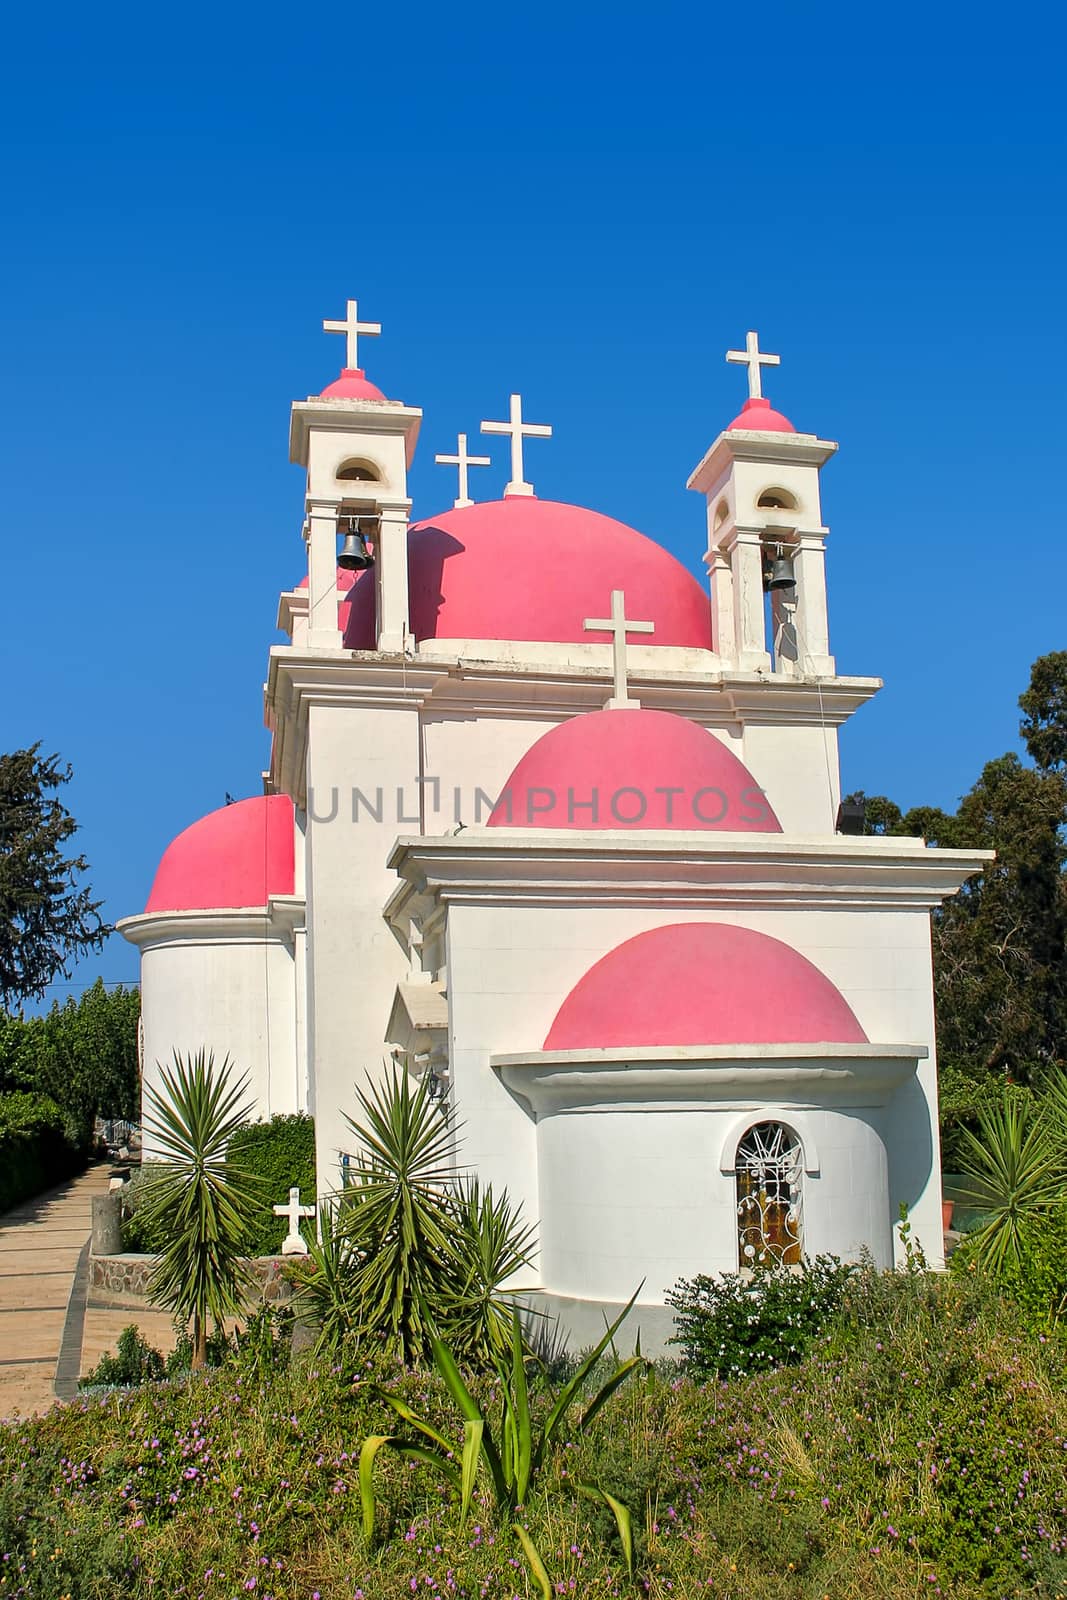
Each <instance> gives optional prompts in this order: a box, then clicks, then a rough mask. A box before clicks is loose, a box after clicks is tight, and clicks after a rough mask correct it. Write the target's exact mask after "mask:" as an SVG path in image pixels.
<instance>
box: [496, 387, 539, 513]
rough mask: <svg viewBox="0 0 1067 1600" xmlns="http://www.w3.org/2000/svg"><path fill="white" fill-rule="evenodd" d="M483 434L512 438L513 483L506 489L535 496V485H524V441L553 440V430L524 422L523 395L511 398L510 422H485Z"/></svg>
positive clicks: (508, 492) (507, 491)
mask: <svg viewBox="0 0 1067 1600" xmlns="http://www.w3.org/2000/svg"><path fill="white" fill-rule="evenodd" d="M482 432H483V433H507V434H510V436H511V482H510V483H508V484H506V485H505V487H504V493H505V494H506V495H508V494H533V484H532V483H524V482H523V477H522V441H523V439H551V437H552V429H551V428H549V427H546V425H545V424H544V423H541V422H523V420H522V395H521V394H513V395H512V397H511V421H510V422H483V423H482Z"/></svg>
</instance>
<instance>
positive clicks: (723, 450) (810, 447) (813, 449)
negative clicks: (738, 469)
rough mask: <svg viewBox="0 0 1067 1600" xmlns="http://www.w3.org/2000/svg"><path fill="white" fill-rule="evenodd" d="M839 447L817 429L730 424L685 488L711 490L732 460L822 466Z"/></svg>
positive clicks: (692, 473)
mask: <svg viewBox="0 0 1067 1600" xmlns="http://www.w3.org/2000/svg"><path fill="white" fill-rule="evenodd" d="M836 450H837V444H836V443H835V442H834V440H832V439H820V438H819V437H818V435H817V434H814V433H759V432H757V431H755V430H753V429H749V428H727V429H725V430H724V431H723V432H722V433H720V434H719V437H718V438H717V439H716V440H715V442H714V444H712V445H711V446H710V448H709V449H708V450H707V451H706V453H705V454H704V455H703V456H702V457H701V459H700V461H699V462H698V463H697V465H696V466H695V467H694V468H693V471H692V472H691V473H690V475H689V479H688V482H687V483H686V488H687V489H695V490H697V492H698V493H700V494H708V493H709V492H710V491H711V490H712V489H713V488H714V487H715V485H716V484H717V483H718V482H719V480H720V478H721V477H722V475H723V473H724V472H725V471H726V470H727V468H728V467H729V464H730V462H731V461H769V462H777V463H779V464H789V463H792V464H794V465H800V466H811V467H822V466H824V465H825V464H826V462H827V461H829V459H830V457H831V456H832V455H833V454H834V452H835V451H836Z"/></svg>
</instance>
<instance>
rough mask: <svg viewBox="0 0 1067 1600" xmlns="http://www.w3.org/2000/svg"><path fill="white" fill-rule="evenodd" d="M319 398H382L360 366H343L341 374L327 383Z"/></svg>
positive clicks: (382, 395)
mask: <svg viewBox="0 0 1067 1600" xmlns="http://www.w3.org/2000/svg"><path fill="white" fill-rule="evenodd" d="M319 399H320V400H384V399H385V395H384V394H383V393H382V391H381V390H380V389H379V388H378V387H377V385H375V384H373V383H371V382H369V381H368V379H367V377H366V376H365V374H364V372H363V368H362V367H343V368H342V369H341V376H340V377H339V378H335V379H334V380H333V382H332V383H328V384H327V385H326V387H325V389H324V390H323V391H322V393H321V394H320V396H319Z"/></svg>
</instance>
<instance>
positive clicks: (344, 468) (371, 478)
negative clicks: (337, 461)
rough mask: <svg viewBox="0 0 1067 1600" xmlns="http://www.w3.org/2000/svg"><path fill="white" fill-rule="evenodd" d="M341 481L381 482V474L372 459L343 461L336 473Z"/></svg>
mask: <svg viewBox="0 0 1067 1600" xmlns="http://www.w3.org/2000/svg"><path fill="white" fill-rule="evenodd" d="M336 476H337V479H338V482H340V483H380V482H381V475H380V474H379V472H378V469H377V467H376V466H375V465H374V464H373V462H370V461H343V462H342V463H341V465H340V466H339V467H338V469H337V473H336Z"/></svg>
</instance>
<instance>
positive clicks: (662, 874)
mask: <svg viewBox="0 0 1067 1600" xmlns="http://www.w3.org/2000/svg"><path fill="white" fill-rule="evenodd" d="M992 859H993V855H992V852H991V851H987V850H980V851H967V850H931V849H927V848H926V847H925V846H924V845H923V843H922V841H921V840H919V839H893V840H886V839H873V838H872V839H853V838H846V837H843V836H842V837H836V836H835V837H834V838H833V839H830V840H825V839H814V838H808V837H799V836H792V837H790V836H788V835H783V834H752V833H745V834H727V833H710V832H700V833H683V832H677V833H670V834H665V833H660V832H657V833H645V832H640V831H638V830H636V829H634V830H625V831H621V830H620V831H617V832H615V831H611V830H608V829H605V830H603V831H601V832H596V833H591V832H590V833H585V832H583V833H579V832H570V831H567V832H566V833H565V834H564V833H562V832H561V831H557V830H554V829H552V830H549V829H534V828H522V829H519V828H514V829H511V828H492V829H489V828H472V829H466V830H464V831H463V832H462V833H459V834H454V835H446V836H443V837H440V838H428V837H421V838H401V839H398V840H397V842H396V844H395V845H394V846H393V850H392V852H391V854H390V857H389V865H390V866H391V867H392V868H393V869H394V870H395V871H396V872H397V873H398V874H399V875H400V877H401V878H402V879H403V880H404V881H405V882H406V884H407V885H408V892H407V894H405V893H403V892H402V891H397V892H396V893H394V894H393V896H392V897H391V898H390V901H389V905H388V915H389V917H390V918H391V919H397V918H402V917H403V916H404V915H406V914H407V912H408V902H409V900H410V899H411V897H413V896H419V897H423V898H425V897H432V898H433V899H434V900H435V901H437V902H440V903H443V904H451V905H454V904H464V903H466V904H477V905H494V904H499V905H518V904H522V905H561V906H578V905H595V906H607V905H618V906H622V905H626V906H635V905H654V906H656V907H657V908H658V909H663V908H669V907H677V908H690V909H694V910H695V909H702V910H704V909H719V910H740V909H799V908H805V909H808V910H811V909H813V908H814V907H818V908H819V909H824V910H859V909H863V910H879V909H882V910H906V911H916V910H921V911H929V910H932V909H933V908H934V907H935V906H938V905H940V904H941V902H942V900H944V899H945V898H946V897H947V896H949V895H952V894H955V893H956V892H957V891H958V890H959V888H960V887H961V885H962V884H963V883H965V882H966V880H967V879H968V878H969V877H970V876H971V875H972V874H973V873H975V872H978V871H980V870H981V868H982V867H983V866H984V865H985V863H986V862H987V861H990V860H992Z"/></svg>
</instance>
